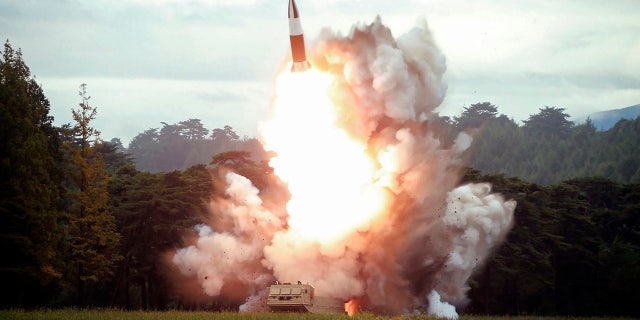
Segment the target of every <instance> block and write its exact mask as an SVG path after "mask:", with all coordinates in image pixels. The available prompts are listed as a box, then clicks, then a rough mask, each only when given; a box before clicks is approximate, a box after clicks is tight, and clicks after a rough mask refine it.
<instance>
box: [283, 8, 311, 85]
mask: <svg viewBox="0 0 640 320" xmlns="http://www.w3.org/2000/svg"><path fill="white" fill-rule="evenodd" d="M288 17H289V42H290V43H291V57H292V58H293V65H292V66H291V72H303V71H306V70H307V69H309V68H311V64H309V62H308V61H307V53H306V49H305V46H304V33H303V31H302V25H301V24H300V16H299V14H298V7H297V6H296V2H295V1H294V0H289V13H288Z"/></svg>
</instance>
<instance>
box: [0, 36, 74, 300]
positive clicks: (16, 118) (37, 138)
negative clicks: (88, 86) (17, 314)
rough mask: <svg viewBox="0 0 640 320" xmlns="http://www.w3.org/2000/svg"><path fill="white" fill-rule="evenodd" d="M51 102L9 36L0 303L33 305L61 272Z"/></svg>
mask: <svg viewBox="0 0 640 320" xmlns="http://www.w3.org/2000/svg"><path fill="white" fill-rule="evenodd" d="M52 121H53V117H51V116H49V101H48V100H47V99H46V97H45V96H44V93H43V91H42V88H41V87H40V86H39V85H38V84H37V83H36V81H35V80H34V79H32V78H31V74H30V71H29V68H28V67H27V65H26V64H25V63H24V61H23V60H22V53H21V51H20V50H17V51H16V50H14V49H13V48H12V47H11V45H10V43H9V41H7V42H6V43H5V45H4V52H3V54H2V57H1V58H0V124H1V125H0V246H1V247H2V248H3V258H2V262H0V282H1V283H2V286H3V289H2V292H3V293H2V295H0V305H11V306H14V307H15V306H17V305H30V304H33V303H38V302H39V301H37V300H38V299H37V297H38V296H39V294H40V292H43V290H42V288H43V286H44V285H47V284H51V283H55V280H57V279H59V278H60V277H61V271H60V265H59V263H58V262H59V258H60V256H59V255H58V254H57V251H56V250H57V246H58V244H59V241H60V239H61V238H62V237H61V230H60V228H58V225H57V218H58V214H59V206H58V205H59V197H60V191H61V175H60V173H59V171H58V170H57V166H56V162H57V161H58V160H59V157H60V154H59V153H58V144H59V139H58V135H57V132H56V130H55V129H54V128H53V126H52Z"/></svg>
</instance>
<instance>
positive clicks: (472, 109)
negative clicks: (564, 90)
mask: <svg viewBox="0 0 640 320" xmlns="http://www.w3.org/2000/svg"><path fill="white" fill-rule="evenodd" d="M443 122H445V125H444V126H445V127H446V128H447V129H446V130H447V132H449V135H450V136H451V135H455V134H457V132H459V131H462V130H466V131H469V132H472V133H473V134H474V135H475V137H476V139H475V141H474V143H473V145H472V147H471V150H470V153H469V157H470V158H469V165H470V166H472V167H474V168H476V169H478V170H481V171H483V172H487V173H504V174H506V175H508V176H515V177H519V178H521V179H523V180H525V181H530V182H535V183H539V184H543V185H548V184H555V183H559V182H561V181H564V180H567V179H572V178H576V177H587V176H599V177H605V178H607V179H610V180H613V181H616V182H619V183H638V182H640V117H638V118H636V119H635V120H629V119H621V120H619V121H618V122H617V123H616V124H615V125H614V126H613V127H612V128H611V129H609V130H607V131H597V130H596V128H595V126H594V125H593V122H591V121H590V120H589V119H587V121H586V122H585V123H583V124H578V125H576V124H574V123H573V122H571V121H570V120H569V115H568V114H567V113H565V112H564V109H563V108H558V107H544V108H541V109H540V110H539V112H538V113H536V114H533V115H531V116H530V117H529V118H528V119H527V120H524V121H523V125H522V126H520V125H518V124H517V123H516V122H515V121H514V120H513V119H509V118H508V117H507V116H505V115H498V108H497V107H496V106H495V105H493V104H491V103H490V102H483V103H477V104H473V105H471V106H469V107H466V108H464V111H463V112H462V114H461V115H460V116H458V117H454V118H453V119H449V118H445V119H444V121H443ZM449 138H451V137H449Z"/></svg>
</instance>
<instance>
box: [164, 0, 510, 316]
mask: <svg viewBox="0 0 640 320" xmlns="http://www.w3.org/2000/svg"><path fill="white" fill-rule="evenodd" d="M290 3H292V1H291V2H290ZM310 52H312V56H311V60H312V61H313V63H314V66H315V68H314V69H312V70H308V71H307V72H304V73H290V72H282V73H281V74H280V75H279V77H278V79H277V91H276V93H275V98H274V99H273V101H272V106H271V107H272V110H271V115H270V118H269V120H268V121H266V122H265V123H263V124H262V125H261V127H260V133H261V137H260V138H261V140H262V142H263V144H264V146H265V149H268V150H272V151H274V152H275V154H276V155H275V156H274V157H273V158H272V159H271V161H270V165H271V166H272V167H273V168H274V173H275V175H277V177H275V176H274V177H273V178H274V179H273V183H272V185H273V186H275V185H277V183H278V182H277V181H282V182H284V183H285V184H286V189H287V191H288V192H289V194H290V198H287V199H285V200H283V197H282V194H281V193H278V192H275V191H274V190H276V191H277V190H278V189H277V188H273V187H272V188H270V189H269V190H266V191H265V192H260V191H259V190H258V189H256V188H255V187H254V186H253V185H252V184H251V183H250V181H249V180H248V179H246V178H244V177H242V176H239V175H237V174H235V173H232V172H228V173H223V172H222V173H221V178H222V180H223V181H222V182H223V184H224V185H226V186H227V189H226V194H225V196H224V197H223V198H220V199H214V200H212V203H211V207H212V212H215V214H216V216H215V219H216V221H217V222H216V223H211V225H210V226H208V225H201V226H199V227H198V233H199V234H198V239H197V242H195V243H194V244H193V245H191V246H189V247H186V248H182V249H180V250H178V251H177V252H176V253H175V255H173V260H172V261H173V264H174V265H175V266H177V267H178V268H179V269H180V271H181V273H182V274H183V275H187V276H191V278H190V279H193V280H194V281H197V282H198V283H199V285H200V286H201V287H202V288H203V290H204V292H206V293H207V294H208V295H210V296H220V295H226V294H227V293H228V292H229V290H235V291H236V294H244V295H245V296H247V297H248V298H247V300H246V301H245V303H244V304H243V305H242V306H241V310H243V311H258V310H262V309H264V308H265V303H264V299H265V297H266V291H265V289H266V288H267V287H268V286H269V284H271V283H272V282H273V281H274V280H281V281H291V282H294V281H297V280H300V281H302V282H304V283H309V284H312V285H313V286H314V287H315V293H316V294H317V295H318V296H328V297H331V298H337V299H341V300H342V301H345V302H346V304H345V308H346V309H347V310H349V311H355V310H368V311H373V312H385V313H410V312H416V311H417V312H425V313H431V314H435V315H438V316H441V317H448V318H456V317H457V313H456V312H455V308H454V305H455V306H462V305H464V304H465V303H466V292H467V290H468V286H467V284H466V282H467V280H468V279H469V277H470V276H471V274H472V273H473V271H474V270H476V269H477V268H478V267H479V266H480V265H481V264H482V263H483V262H484V261H485V260H486V258H487V256H488V255H489V253H490V252H491V250H492V248H494V247H495V246H496V245H498V244H500V243H501V242H502V241H503V239H504V238H505V236H506V234H507V232H508V231H509V229H510V228H511V225H512V220H513V210H514V208H515V202H513V201H505V200H504V199H503V198H502V197H501V196H500V195H496V194H492V193H491V188H490V186H489V185H488V184H468V185H463V186H457V185H458V183H459V169H460V167H461V165H462V160H461V158H462V154H463V153H464V152H465V150H466V149H467V148H468V147H469V145H470V143H471V140H472V138H471V136H469V135H467V134H465V133H462V134H460V135H459V136H458V137H457V138H456V139H455V141H454V145H453V146H451V147H450V148H444V147H443V146H442V144H441V143H440V141H439V140H438V139H437V138H436V137H437V136H436V134H435V133H434V132H432V131H431V128H432V127H433V125H432V124H430V123H429V119H430V118H431V117H433V116H434V114H435V111H434V110H435V108H436V107H437V106H438V105H439V104H440V103H441V102H442V100H443V99H444V95H445V92H446V85H445V84H444V82H443V80H442V76H443V74H444V71H445V69H446V66H445V60H444V57H443V56H442V54H441V53H440V51H439V50H438V48H437V47H436V46H435V44H434V42H433V39H432V37H431V34H430V32H429V30H428V28H427V27H426V23H425V24H423V25H422V26H419V27H416V28H415V29H414V30H412V31H410V32H409V33H407V34H405V35H403V36H401V37H399V38H397V39H396V38H394V37H393V36H392V35H391V31H390V30H389V29H388V28H387V27H385V26H384V25H383V24H382V22H381V21H380V19H379V18H378V19H376V20H375V21H374V22H373V23H371V24H369V25H360V26H357V27H356V28H354V29H353V31H352V33H351V34H350V35H349V36H347V37H343V36H340V35H336V34H333V33H332V32H330V31H328V30H325V31H324V32H323V33H322V34H321V36H320V39H319V40H318V42H317V44H316V45H315V47H314V50H312V51H310ZM305 61H306V59H305ZM294 62H295V60H294ZM237 292H240V293H237Z"/></svg>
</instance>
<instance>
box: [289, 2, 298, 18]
mask: <svg viewBox="0 0 640 320" xmlns="http://www.w3.org/2000/svg"><path fill="white" fill-rule="evenodd" d="M293 18H299V16H298V7H296V2H295V1H293V0H289V19H293Z"/></svg>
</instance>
